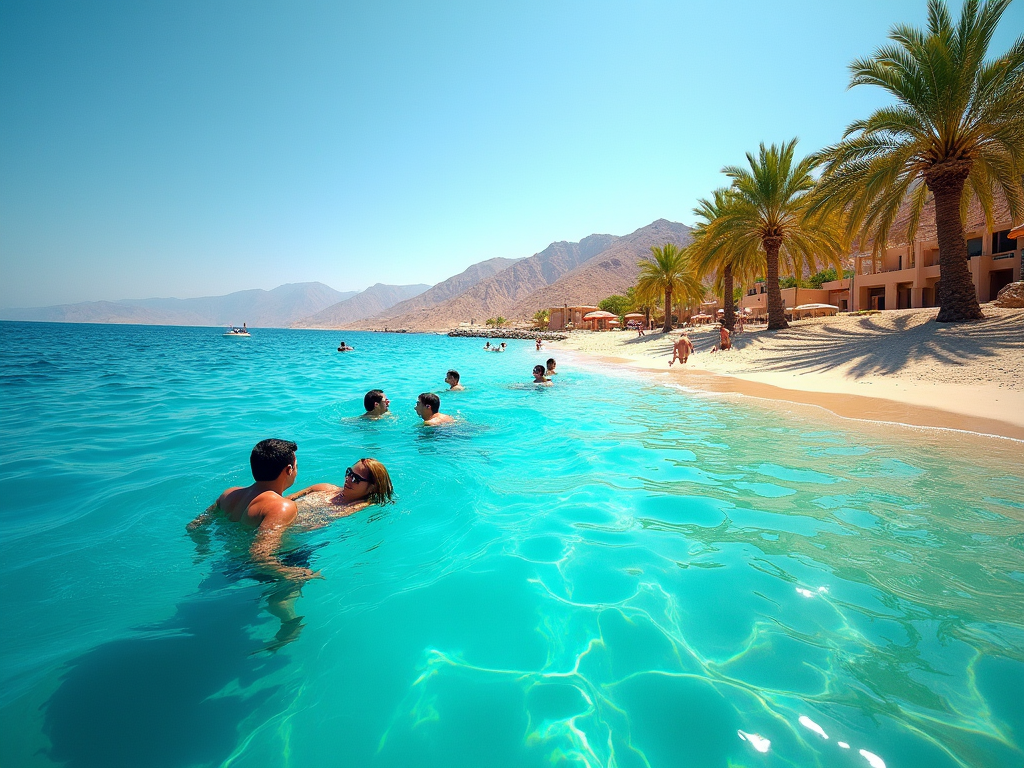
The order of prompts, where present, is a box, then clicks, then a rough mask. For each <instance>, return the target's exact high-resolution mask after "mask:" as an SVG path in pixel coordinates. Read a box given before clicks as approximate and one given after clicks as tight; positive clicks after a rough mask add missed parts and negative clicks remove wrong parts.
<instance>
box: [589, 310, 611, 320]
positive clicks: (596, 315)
mask: <svg viewBox="0 0 1024 768" xmlns="http://www.w3.org/2000/svg"><path fill="white" fill-rule="evenodd" d="M614 317H615V315H614V314H613V313H611V312H605V311H604V310H603V309H599V310H598V311H597V312H588V313H587V314H585V315H584V316H583V319H584V320H611V319H613V318H614Z"/></svg>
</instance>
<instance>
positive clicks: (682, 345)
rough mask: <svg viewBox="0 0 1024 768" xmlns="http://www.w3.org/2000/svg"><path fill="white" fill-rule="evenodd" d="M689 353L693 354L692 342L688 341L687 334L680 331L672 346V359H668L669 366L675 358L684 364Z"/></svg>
mask: <svg viewBox="0 0 1024 768" xmlns="http://www.w3.org/2000/svg"><path fill="white" fill-rule="evenodd" d="M691 354H693V342H691V341H690V337H689V336H687V335H686V334H685V333H682V334H680V335H679V339H678V340H677V341H676V343H675V344H674V345H673V347H672V359H671V360H669V361H668V364H669V367H671V366H672V363H674V362H675V361H676V360H678V361H679V362H680V363H683V364H685V363H686V361H687V360H688V359H689V357H690V355H691Z"/></svg>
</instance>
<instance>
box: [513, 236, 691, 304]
mask: <svg viewBox="0 0 1024 768" xmlns="http://www.w3.org/2000/svg"><path fill="white" fill-rule="evenodd" d="M690 231H691V230H690V227H688V226H686V225H685V224H679V223H676V222H673V221H668V220H667V219H658V220H657V221H654V222H651V223H650V224H648V225H647V226H646V227H641V228H640V229H638V230H636V231H635V232H632V233H631V234H628V235H625V236H623V237H620V238H617V239H616V240H615V242H614V243H612V244H611V245H610V246H609V247H608V248H606V249H605V250H603V251H601V253H599V254H597V255H596V256H594V257H593V258H592V259H590V260H588V261H587V262H585V263H583V264H581V265H580V266H578V267H576V268H575V269H573V270H571V271H570V272H567V273H566V274H564V275H562V276H561V277H560V278H558V280H556V281H555V282H553V283H551V284H550V285H547V286H545V287H544V288H541V289H540V290H537V291H534V292H533V293H531V294H530V295H529V296H527V297H526V298H525V299H523V300H522V301H519V302H517V303H516V304H515V305H513V306H512V307H511V308H510V309H509V310H508V314H507V315H506V317H508V318H509V319H520V318H522V319H528V318H532V317H533V315H534V313H535V312H536V311H537V310H539V309H549V308H551V307H558V306H562V305H564V304H568V305H569V306H573V305H575V306H580V305H587V304H592V305H594V304H597V303H598V302H599V301H601V299H604V298H607V297H608V296H612V295H614V294H623V293H625V292H626V289H628V288H629V287H630V286H632V285H635V284H636V279H637V277H638V276H639V274H640V260H641V259H645V258H647V257H648V256H650V255H651V247H652V246H662V245H665V244H667V243H673V244H674V245H678V246H680V247H681V248H685V247H686V246H687V245H689V244H690V242H691V241H692V239H693V238H692V236H691V235H690Z"/></svg>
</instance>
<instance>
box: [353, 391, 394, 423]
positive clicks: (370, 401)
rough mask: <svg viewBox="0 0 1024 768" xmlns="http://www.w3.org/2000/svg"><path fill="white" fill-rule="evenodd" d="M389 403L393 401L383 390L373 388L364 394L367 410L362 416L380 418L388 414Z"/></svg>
mask: <svg viewBox="0 0 1024 768" xmlns="http://www.w3.org/2000/svg"><path fill="white" fill-rule="evenodd" d="M389 405H391V401H390V400H388V398H387V395H385V394H384V391H383V390H380V389H371V390H370V391H369V392H367V393H366V394H365V395H363V408H364V409H365V410H366V413H364V414H363V415H362V416H361V417H360V418H362V419H379V418H381V417H382V416H385V415H387V414H388V406H389Z"/></svg>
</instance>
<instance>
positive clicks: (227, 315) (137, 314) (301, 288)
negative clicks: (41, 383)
mask: <svg viewBox="0 0 1024 768" xmlns="http://www.w3.org/2000/svg"><path fill="white" fill-rule="evenodd" d="M375 287H376V286H375ZM426 288H427V286H425V285H424V286H417V289H419V290H424V289H426ZM368 290H369V289H368ZM363 293H365V291H364V292H363ZM359 295H360V293H359V292H358V291H347V292H342V291H336V290H334V289H333V288H331V287H329V286H326V285H324V284H323V283H289V284H287V285H282V286H279V287H277V288H274V289H273V290H272V291H264V290H261V289H254V290H249V291H237V292H235V293H229V294H227V295H226V296H204V297H202V298H198V299H125V300H123V301H88V302H83V303H80V304H60V305H56V306H52V307H32V308H28V309H4V310H0V320H28V321H35V322H50V323H132V324H139V325H200V326H216V325H241V324H242V323H247V324H248V325H249V326H250V327H252V328H287V327H289V326H291V325H292V324H293V323H296V322H298V321H300V320H302V319H304V318H307V317H310V316H315V315H316V314H317V313H318V312H321V311H323V310H325V309H327V308H328V307H331V306H338V305H339V303H344V302H346V301H348V300H351V299H354V298H356V297H357V296H359ZM408 295H410V294H403V295H401V298H405V297H406V296H408ZM393 303H394V302H391V304H393ZM391 304H389V303H387V301H386V299H385V300H384V301H383V302H381V301H378V302H376V303H372V302H371V307H372V311H374V312H379V311H380V310H381V308H382V307H388V306H391Z"/></svg>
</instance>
